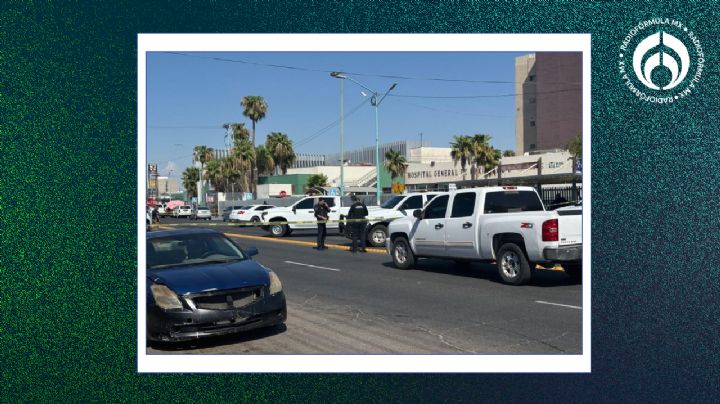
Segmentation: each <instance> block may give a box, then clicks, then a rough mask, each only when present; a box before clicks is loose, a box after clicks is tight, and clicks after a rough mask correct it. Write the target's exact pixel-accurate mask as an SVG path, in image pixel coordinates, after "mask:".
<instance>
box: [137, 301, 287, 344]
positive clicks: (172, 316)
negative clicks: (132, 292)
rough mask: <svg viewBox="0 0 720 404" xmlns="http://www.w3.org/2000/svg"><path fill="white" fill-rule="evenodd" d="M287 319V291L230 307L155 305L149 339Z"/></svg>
mask: <svg viewBox="0 0 720 404" xmlns="http://www.w3.org/2000/svg"><path fill="white" fill-rule="evenodd" d="M286 319H287V306H286V302H285V294H284V293H283V292H279V293H277V294H275V295H272V296H268V297H265V298H263V299H262V300H260V301H258V302H255V303H252V304H250V305H248V306H245V307H242V308H239V309H230V310H207V309H196V310H163V309H161V308H159V307H157V306H154V305H152V306H150V307H148V310H147V319H146V321H147V339H148V340H151V341H186V340H192V339H197V338H201V337H206V336H212V335H224V334H231V333H236V332H242V331H249V330H253V329H256V328H263V327H270V326H273V325H277V324H281V323H284V322H285V320H286Z"/></svg>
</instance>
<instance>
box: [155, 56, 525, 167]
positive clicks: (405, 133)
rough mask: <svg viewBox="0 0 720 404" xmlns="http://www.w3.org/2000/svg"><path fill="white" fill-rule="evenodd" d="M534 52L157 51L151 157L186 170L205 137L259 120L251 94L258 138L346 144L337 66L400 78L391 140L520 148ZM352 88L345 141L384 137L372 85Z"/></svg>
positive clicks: (299, 145)
mask: <svg viewBox="0 0 720 404" xmlns="http://www.w3.org/2000/svg"><path fill="white" fill-rule="evenodd" d="M528 53H530V52H502V53H498V52H452V53H450V52H441V53H440V52H222V53H220V52H192V53H183V54H173V53H163V52H151V53H148V54H147V159H148V163H157V164H158V169H159V170H160V174H161V175H167V174H168V173H169V170H171V169H172V170H173V172H172V173H171V176H172V177H175V178H179V177H180V174H181V173H182V171H183V170H184V169H185V168H186V167H188V166H189V165H190V164H191V157H192V149H193V147H194V146H195V145H206V146H209V147H213V148H223V147H224V144H225V130H224V129H223V128H222V125H223V124H224V123H227V122H244V123H245V124H246V126H247V127H248V128H251V127H252V124H251V122H250V121H249V120H248V119H247V118H245V117H244V116H243V115H242V107H241V106H240V100H241V99H242V97H244V96H247V95H259V96H262V97H264V98H265V100H266V102H267V103H268V113H267V115H266V117H265V119H263V120H261V121H259V122H258V123H257V143H258V144H259V143H261V142H264V141H265V137H266V135H267V134H268V133H270V132H283V133H286V134H287V135H288V136H289V137H290V139H291V140H293V142H294V145H295V150H296V152H300V153H332V152H338V151H339V149H340V128H339V124H338V120H339V116H340V83H339V80H338V79H335V78H332V77H330V75H329V72H330V71H342V72H346V74H347V75H348V76H350V77H352V78H353V79H355V80H357V81H359V82H361V83H363V84H364V85H365V86H367V87H369V88H371V89H374V90H376V91H378V92H380V93H384V92H385V90H387V89H388V88H389V87H390V85H391V84H392V83H397V87H396V88H395V89H394V90H393V91H392V92H391V93H390V95H389V96H388V97H387V98H385V100H384V101H383V102H382V103H381V104H380V107H379V128H380V142H381V143H386V142H391V141H396V140H405V139H410V140H419V139H420V133H422V137H423V140H425V141H428V140H429V141H431V142H432V146H434V147H447V146H448V145H449V142H450V141H451V140H452V138H453V136H455V135H461V134H462V135H472V134H475V133H486V134H489V135H490V136H492V140H491V144H492V145H493V146H495V147H496V148H499V149H502V150H506V149H514V148H515V115H514V114H515V97H514V96H512V94H514V92H515V88H514V84H513V83H514V80H515V78H514V60H515V57H517V56H520V55H524V54H528ZM271 65H274V66H271ZM277 66H282V67H277ZM379 76H398V77H379ZM344 90H345V97H344V100H345V102H344V109H345V113H346V114H347V113H348V112H350V111H352V110H353V109H355V107H358V106H359V108H358V109H357V110H356V111H355V112H354V113H353V114H352V115H350V116H348V117H346V118H345V122H344V132H345V149H346V150H350V149H354V148H358V147H365V146H372V145H374V144H375V118H374V110H373V108H372V107H371V106H370V103H369V102H365V101H367V97H364V96H363V95H362V94H361V91H364V92H366V93H367V91H366V90H363V89H362V88H361V87H360V86H358V85H356V84H354V83H352V82H350V81H347V80H346V81H345V84H344ZM363 102H365V103H364V104H362V103H363ZM361 104H362V105H361Z"/></svg>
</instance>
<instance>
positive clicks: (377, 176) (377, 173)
mask: <svg viewBox="0 0 720 404" xmlns="http://www.w3.org/2000/svg"><path fill="white" fill-rule="evenodd" d="M330 76H332V77H335V78H338V79H343V80H344V79H347V80H350V81H352V82H353V83H355V84H357V85H359V86H360V87H362V88H364V89H366V90H368V91H369V92H370V93H371V94H372V98H370V103H371V105H372V106H373V107H374V108H375V196H376V198H377V204H378V205H380V195H381V194H382V188H381V185H380V126H379V123H378V107H379V106H380V103H381V102H382V101H383V100H384V99H385V97H387V95H388V93H389V92H390V91H392V90H393V89H394V88H395V87H396V86H397V83H393V84H392V85H391V86H390V88H389V89H388V90H387V91H386V92H385V94H383V96H382V97H381V98H380V99H379V100H378V92H377V91H375V90H373V89H371V88H369V87H367V86H366V85H364V84H362V83H360V82H359V81H357V80H355V79H353V78H352V77H348V76H346V75H344V74H342V73H341V72H332V73H330ZM340 92H341V94H342V87H340ZM341 98H342V96H341ZM341 108H342V104H341ZM341 111H342V110H341ZM340 128H341V129H340V133H341V135H340V139H341V142H340V145H341V146H340V147H341V150H340V160H341V163H342V164H344V163H345V161H344V160H345V159H344V156H343V150H342V130H343V129H342V112H341V113H340ZM342 180H343V178H342V166H341V168H340V181H341V183H342Z"/></svg>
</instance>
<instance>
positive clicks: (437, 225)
mask: <svg viewBox="0 0 720 404" xmlns="http://www.w3.org/2000/svg"><path fill="white" fill-rule="evenodd" d="M443 227H445V226H443V224H442V223H438V224H436V225H435V230H440V229H442V228H443Z"/></svg>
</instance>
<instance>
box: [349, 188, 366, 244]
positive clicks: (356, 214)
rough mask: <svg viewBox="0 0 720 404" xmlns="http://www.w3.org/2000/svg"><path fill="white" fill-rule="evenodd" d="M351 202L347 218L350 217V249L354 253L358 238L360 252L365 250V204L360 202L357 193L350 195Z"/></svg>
mask: <svg viewBox="0 0 720 404" xmlns="http://www.w3.org/2000/svg"><path fill="white" fill-rule="evenodd" d="M352 200H353V204H352V205H351V206H350V210H349V211H348V219H352V221H351V222H350V231H351V233H352V248H350V251H351V252H352V253H355V252H357V251H358V248H357V247H358V239H359V240H360V252H367V250H366V249H365V226H366V225H367V220H366V218H367V215H368V210H367V206H365V204H364V203H362V202H360V198H358V196H357V195H353V197H352Z"/></svg>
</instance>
